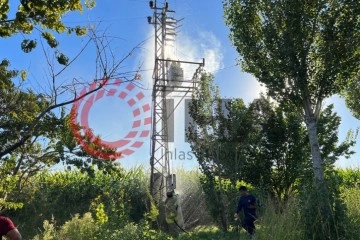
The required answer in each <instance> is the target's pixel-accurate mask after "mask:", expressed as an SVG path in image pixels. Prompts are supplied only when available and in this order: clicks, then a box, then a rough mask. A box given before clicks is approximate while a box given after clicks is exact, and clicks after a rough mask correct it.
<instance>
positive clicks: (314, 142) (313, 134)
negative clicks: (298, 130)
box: [306, 118, 326, 189]
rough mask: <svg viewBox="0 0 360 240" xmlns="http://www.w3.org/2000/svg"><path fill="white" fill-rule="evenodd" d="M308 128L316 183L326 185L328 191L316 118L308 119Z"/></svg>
mask: <svg viewBox="0 0 360 240" xmlns="http://www.w3.org/2000/svg"><path fill="white" fill-rule="evenodd" d="M306 128H307V132H308V137H309V141H310V148H311V156H312V166H313V171H314V177H315V181H316V183H319V184H324V186H325V189H326V183H325V173H324V166H323V164H322V159H321V152H320V145H319V139H318V136H317V121H316V119H314V118H309V119H307V120H306Z"/></svg>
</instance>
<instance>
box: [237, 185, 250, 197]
mask: <svg viewBox="0 0 360 240" xmlns="http://www.w3.org/2000/svg"><path fill="white" fill-rule="evenodd" d="M239 192H240V195H241V196H246V195H247V194H248V190H247V187H245V186H241V187H239Z"/></svg>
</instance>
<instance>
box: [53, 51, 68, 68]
mask: <svg viewBox="0 0 360 240" xmlns="http://www.w3.org/2000/svg"><path fill="white" fill-rule="evenodd" d="M55 57H56V59H57V61H58V63H60V64H61V65H67V64H68V63H69V58H68V57H67V56H66V55H65V54H63V53H61V52H59V51H57V52H56V53H55Z"/></svg>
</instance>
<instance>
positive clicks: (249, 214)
mask: <svg viewBox="0 0 360 240" xmlns="http://www.w3.org/2000/svg"><path fill="white" fill-rule="evenodd" d="M239 191H240V195H241V197H240V199H239V203H238V205H237V209H236V213H235V215H234V216H235V218H237V219H240V215H239V214H240V213H241V211H244V218H243V220H242V221H241V226H242V227H243V228H244V229H245V230H246V231H247V232H248V233H249V234H250V236H252V235H253V234H254V232H255V225H254V222H255V220H256V198H255V197H254V196H253V195H251V194H249V192H248V189H247V188H246V187H245V186H241V187H240V188H239Z"/></svg>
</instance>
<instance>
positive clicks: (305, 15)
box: [224, 0, 360, 232]
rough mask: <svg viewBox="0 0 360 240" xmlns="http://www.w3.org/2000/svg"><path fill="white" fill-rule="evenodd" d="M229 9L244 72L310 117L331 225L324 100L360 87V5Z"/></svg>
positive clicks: (231, 3)
mask: <svg viewBox="0 0 360 240" xmlns="http://www.w3.org/2000/svg"><path fill="white" fill-rule="evenodd" d="M224 9H225V19H226V24H227V25H228V26H229V28H230V38H231V40H232V42H233V44H234V46H235V47H236V50H237V51H238V53H239V54H240V55H241V64H242V67H243V69H244V70H245V71H246V72H248V73H251V74H253V75H254V76H255V77H256V78H257V79H258V80H259V81H260V82H261V83H263V84H265V86H266V87H267V92H268V95H269V96H271V97H272V98H273V99H275V100H276V101H278V102H279V103H286V104H287V105H289V106H292V107H293V108H294V109H296V111H297V113H298V114H299V115H300V114H301V115H303V116H304V119H303V120H304V122H305V124H306V127H307V133H308V136H309V142H310V150H311V155H312V162H313V164H312V169H313V172H314V173H313V177H314V178H315V180H316V181H315V183H316V185H318V186H316V189H317V191H320V193H319V194H320V195H321V196H325V197H323V198H314V200H316V201H319V202H318V204H319V205H318V206H320V205H322V206H321V209H323V210H324V211H321V214H324V216H323V217H325V218H323V217H321V220H323V221H324V225H328V224H330V225H331V221H332V219H331V217H330V216H331V207H330V205H331V201H332V200H331V193H330V192H328V189H327V186H326V179H325V169H324V166H323V162H324V159H322V157H323V156H321V154H322V152H321V150H322V148H321V147H320V143H319V135H318V120H319V116H320V111H321V106H322V104H323V100H324V99H326V98H327V97H330V96H332V95H334V94H339V93H341V92H343V91H345V90H346V89H347V88H348V87H349V86H350V85H351V83H354V82H358V79H359V72H360V65H359V60H360V54H359V47H360V37H359V34H360V33H359V27H360V22H359V21H358V16H359V12H360V2H359V1H346V0H336V1H322V0H315V1H298V0H295V1H267V0H258V1H247V0H236V1H235V0H225V1H224ZM328 157H330V156H328ZM323 232H324V231H323Z"/></svg>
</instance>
